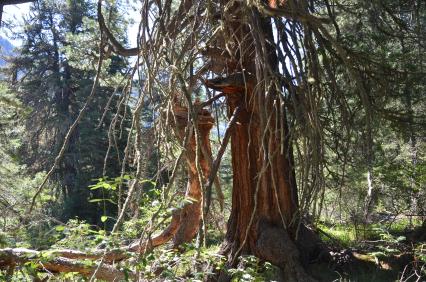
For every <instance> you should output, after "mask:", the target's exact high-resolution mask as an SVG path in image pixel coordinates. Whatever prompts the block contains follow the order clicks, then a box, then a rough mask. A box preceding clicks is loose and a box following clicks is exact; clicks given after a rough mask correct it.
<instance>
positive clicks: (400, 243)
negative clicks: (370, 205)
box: [309, 220, 426, 282]
mask: <svg viewBox="0 0 426 282" xmlns="http://www.w3.org/2000/svg"><path fill="white" fill-rule="evenodd" d="M319 230H320V234H321V237H322V239H323V241H325V242H326V243H327V245H328V246H329V247H330V248H331V249H332V250H333V252H332V256H333V259H332V262H331V263H314V264H311V265H310V267H309V272H310V273H311V274H312V276H313V277H315V278H316V279H318V280H319V281H359V282H362V281H366V282H367V281H379V282H380V281H407V282H408V281H426V224H424V223H423V225H419V224H418V225H413V224H412V223H408V222H407V221H406V220H398V221H394V222H392V223H388V224H372V225H367V226H366V225H362V226H352V227H348V225H332V224H325V223H324V224H321V225H320V229H319Z"/></svg>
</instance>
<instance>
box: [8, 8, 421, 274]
mask: <svg viewBox="0 0 426 282" xmlns="http://www.w3.org/2000/svg"><path fill="white" fill-rule="evenodd" d="M313 2H318V3H316V4H317V5H314V6H315V9H316V10H315V11H314V12H315V13H318V14H323V15H328V16H329V17H330V18H331V19H332V22H331V24H329V25H328V26H327V27H328V28H330V33H332V34H333V36H334V37H335V38H336V40H337V41H338V42H339V43H340V44H342V45H343V46H345V48H347V49H348V50H352V51H351V53H350V55H348V58H347V61H342V60H339V59H331V60H330V61H326V60H328V59H330V57H329V56H326V55H325V53H327V52H330V50H328V49H327V48H326V47H327V46H326V47H323V46H319V45H318V46H310V48H313V49H315V50H316V52H317V54H319V57H321V58H322V59H321V60H322V61H321V62H319V61H318V62H317V64H318V66H317V67H318V68H320V66H321V68H322V69H321V70H319V69H317V70H316V71H317V72H318V73H321V75H318V74H312V73H305V74H303V76H306V82H307V84H305V85H304V86H303V87H305V89H302V84H299V85H297V86H299V87H298V88H297V89H295V90H294V91H289V92H288V93H287V92H285V94H283V96H284V100H285V107H286V108H287V111H288V119H289V121H288V124H289V127H290V132H291V141H292V143H293V148H292V149H293V151H294V156H295V160H294V167H295V172H296V181H297V185H298V189H299V200H300V202H299V205H300V214H302V215H303V218H304V219H305V220H306V222H309V224H311V225H312V226H313V228H315V229H316V230H318V232H319V234H320V236H321V238H322V239H323V240H324V241H325V242H327V243H328V244H329V245H330V246H332V247H333V248H335V249H336V250H337V249H338V250H339V251H341V250H346V249H349V248H352V249H357V250H362V252H360V253H363V255H364V256H365V257H363V259H364V260H365V261H367V262H371V261H372V262H373V264H374V263H377V261H378V260H382V259H383V261H388V260H389V258H390V257H396V256H401V255H404V254H410V259H409V260H408V261H403V262H399V265H398V267H394V268H393V269H390V270H389V273H390V274H389V273H385V274H377V275H378V276H377V277H376V278H371V277H367V278H359V279H361V280H357V279H354V280H353V281H373V280H369V279H383V281H391V280H389V279H390V278H389V277H393V278H392V279H394V280H395V279H401V281H406V280H404V279H406V278H407V273H405V272H404V267H405V266H406V265H411V266H410V267H412V269H416V270H417V271H418V273H419V275H420V276H421V275H426V272H425V266H424V265H425V263H426V251H425V250H426V245H425V244H426V243H425V242H426V236H425V234H426V116H425V110H426V99H425V90H426V89H425V88H426V75H425V74H426V71H425V68H426V64H425V59H426V56H425V44H426V40H425V34H426V29H425V25H426V7H425V4H424V3H423V2H422V1H399V0H398V1H396V0H392V1H379V0H377V1H355V0H354V1H313ZM136 4H137V3H136V2H135V3H130V4H129V3H128V1H127V2H126V1H105V3H104V16H105V21H106V22H107V25H108V27H109V29H110V30H111V31H112V32H113V33H114V34H115V36H116V38H117V39H118V40H119V41H120V42H121V43H122V44H123V45H124V46H128V45H129V44H128V43H127V42H128V38H127V35H126V34H127V32H126V31H127V29H128V26H129V25H130V24H133V23H132V22H130V21H131V20H136V21H137V20H138V19H130V18H129V17H127V16H126V15H127V14H128V13H129V10H130V9H133V6H135V5H136ZM176 5H177V4H176ZM5 9H6V8H5ZM96 18H97V14H96V3H94V2H93V1H86V0H74V1H65V0H63V1H51V0H43V1H38V2H37V3H35V4H33V5H32V6H31V8H30V11H29V13H28V15H25V17H24V20H23V22H22V23H19V22H18V21H17V22H4V23H2V27H1V28H2V29H4V30H6V31H7V34H8V35H10V36H11V37H14V38H19V41H20V42H21V45H20V46H15V48H14V49H13V51H12V49H11V46H10V45H9V43H7V41H6V40H5V39H2V40H1V41H0V43H1V46H2V49H1V51H2V60H3V61H4V63H2V69H1V71H2V74H1V82H0V144H1V146H0V159H1V163H0V210H1V214H0V218H1V219H2V220H1V227H0V228H1V229H0V230H1V233H0V240H1V241H0V243H1V245H2V247H30V248H34V249H47V248H49V247H51V246H56V247H58V246H59V247H69V248H77V249H81V250H85V249H87V248H92V247H95V246H98V245H99V244H112V245H113V244H117V242H119V241H123V240H129V238H138V237H140V236H141V233H143V232H145V231H144V230H145V229H144V228H145V226H147V225H150V226H152V225H155V224H158V225H159V226H162V225H164V221H165V220H166V219H167V214H169V213H170V209H171V208H173V207H175V206H179V205H182V204H183V203H184V202H185V201H187V200H188V199H185V197H184V193H185V188H186V181H187V175H186V172H185V171H184V169H182V168H178V174H177V177H176V180H175V182H174V185H173V187H171V189H172V192H171V193H172V195H173V196H172V197H169V196H167V197H165V196H164V193H165V192H164V191H165V190H167V193H169V191H168V189H170V187H169V185H168V183H169V179H170V177H171V176H172V171H173V169H174V167H173V166H174V161H175V160H176V158H177V157H178V156H179V152H180V151H181V150H182V148H181V147H179V145H178V141H177V140H176V137H175V136H173V134H171V133H170V130H168V129H167V128H165V127H164V124H163V121H162V119H161V115H162V111H163V110H164V109H165V108H167V105H168V104H167V103H168V102H169V101H167V100H165V99H164V96H163V95H164V93H163V91H164V90H163V89H162V88H161V87H157V86H156V87H154V88H153V89H152V91H151V92H150V95H148V96H146V97H145V98H144V104H143V108H142V110H141V112H140V116H139V122H140V124H141V129H142V133H143V135H142V137H141V138H139V139H137V138H136V137H135V133H134V129H133V127H132V125H133V123H132V118H133V114H134V112H135V109H136V108H137V107H138V99H139V97H140V95H141V91H140V88H141V87H142V86H143V85H144V84H146V83H147V81H148V80H149V74H148V72H147V73H143V72H142V71H140V70H138V71H136V72H135V68H134V67H133V66H134V65H135V60H134V58H126V57H123V56H119V55H117V54H116V53H114V52H113V50H111V49H108V47H105V49H106V50H105V52H106V54H107V55H106V58H105V61H104V64H103V66H102V69H101V75H100V77H101V79H100V84H99V87H98V89H97V92H96V95H95V96H94V99H92V101H91V103H90V104H89V106H88V107H89V108H88V110H87V113H86V115H85V116H84V117H83V119H82V120H81V121H80V123H79V124H78V126H77V128H76V130H74V131H73V132H72V133H71V135H70V136H68V138H69V143H68V146H67V147H66V150H65V152H64V154H63V157H62V158H61V160H60V162H59V166H58V167H56V168H55V169H54V172H53V174H52V176H51V177H50V178H49V181H48V183H47V185H46V187H44V189H43V190H42V192H41V194H40V196H39V197H38V199H37V201H36V205H35V207H34V209H33V210H32V212H31V214H28V210H29V206H30V205H31V200H32V198H33V196H34V194H35V193H36V191H37V188H38V187H39V185H40V183H41V182H42V181H43V178H44V177H45V175H46V173H47V171H49V170H50V168H51V166H52V164H53V163H54V161H55V158H56V157H57V155H58V153H59V152H60V150H61V147H62V145H63V142H64V139H65V138H66V135H67V132H68V129H69V127H70V126H71V125H72V124H73V122H74V120H75V119H76V118H77V116H78V114H79V111H80V109H81V108H82V107H83V105H84V104H85V103H86V100H87V98H88V96H89V95H90V93H91V88H92V85H93V83H94V79H95V76H96V64H97V61H98V59H99V50H98V46H99V44H100V41H99V40H100V35H99V30H98V26H97V21H96ZM275 25H276V26H277V27H279V26H280V25H281V27H282V29H281V31H282V30H284V31H285V32H282V33H279V31H276V32H275V34H274V39H275V40H277V42H280V41H281V40H283V41H284V40H286V41H287V42H290V43H288V44H283V45H281V46H282V47H281V48H282V49H280V50H277V55H278V57H280V56H281V57H283V58H282V60H283V62H287V63H288V65H289V67H288V69H289V70H292V69H293V70H294V69H297V68H298V67H300V66H298V64H304V55H303V52H302V51H301V50H302V49H303V48H304V45H303V44H302V39H301V36H300V34H301V33H302V31H301V30H300V29H299V28H298V25H297V24H296V23H294V22H293V21H291V20H283V21H279V20H277V19H275ZM209 28H211V27H209ZM304 35H306V36H313V34H309V33H308V34H304ZM129 36H136V35H135V34H130V35H129ZM324 41H325V40H324ZM175 44H176V45H177V46H178V47H176V48H177V49H178V48H180V47H179V46H180V45H181V44H183V43H182V42H175ZM324 44H325V45H326V43H324ZM170 48H175V46H171V47H170ZM286 48H287V49H289V50H286ZM287 51H288V52H289V53H292V54H294V57H295V58H298V60H300V61H299V62H296V61H292V58H290V57H288V56H287V55H286V52H287ZM299 52H300V53H299ZM302 62H303V63H302ZM344 64H351V65H352V66H353V68H356V69H357V70H360V69H362V77H359V79H360V81H361V83H362V86H363V88H364V89H365V92H364V93H363V95H360V94H359V81H354V79H353V77H350V75H348V73H347V72H346V71H345V70H344V67H343V65H344ZM201 65H202V61H200V60H194V61H193V62H191V68H190V72H191V76H192V75H193V74H194V73H196V71H197V70H198V69H200V66H201ZM323 65H325V66H326V67H325V68H323ZM313 69H314V71H315V68H313ZM160 74H161V75H162V77H161V76H159V80H161V82H162V83H163V84H164V85H166V82H167V79H168V73H167V71H166V70H164V71H163V72H161V71H160ZM297 75H299V74H298V73H297V71H294V73H288V75H287V74H286V76H283V80H284V84H286V83H287V84H289V83H290V84H291V83H292V80H290V81H288V80H287V79H288V77H291V76H297ZM300 75H301V76H302V74H300ZM314 77H315V78H314ZM318 77H320V78H321V81H318V80H317V79H316V78H318ZM331 77H333V79H328V78H331ZM297 79H298V78H297V77H295V78H294V80H297ZM159 84H161V83H159ZM316 87H317V88H318V89H320V90H318V91H316V90H315V91H314V90H312V89H315V88H316ZM194 88H195V89H194V91H193V93H192V95H193V98H194V99H201V100H202V101H204V100H208V99H209V98H211V97H212V96H214V94H215V93H212V92H213V91H211V90H208V89H207V88H206V87H204V86H203V85H197V87H194ZM307 89H308V90H307ZM305 90H306V91H305ZM224 103H225V102H224V100H223V99H218V100H216V101H215V102H213V103H212V104H211V105H210V106H209V111H210V112H211V113H213V114H214V117H215V122H216V124H215V126H214V128H213V129H212V131H211V136H210V139H211V144H212V150H213V154H214V155H215V154H216V153H217V151H218V150H219V148H220V144H221V143H222V142H223V137H224V136H223V135H224V130H225V126H226V124H227V122H228V115H227V112H226V109H224V107H223V105H224ZM136 143H137V145H136V146H135V144H136ZM135 147H137V148H139V150H137V149H135ZM141 154H142V155H143V156H142V157H143V159H144V162H143V164H142V167H138V166H139V165H140V164H138V163H137V162H136V159H138V158H141V156H140V155H141ZM230 158H231V156H230V152H229V151H226V152H225V155H224V157H223V159H222V164H221V167H220V170H219V173H218V175H219V182H220V188H219V187H216V188H213V189H212V191H210V192H209V193H210V195H211V203H212V204H211V207H210V211H209V213H208V217H207V218H206V224H207V230H208V233H207V235H206V238H205V241H206V243H207V244H206V246H205V249H204V250H203V254H204V255H205V256H206V257H207V256H209V255H211V254H212V253H214V252H215V251H216V250H217V248H218V245H219V244H220V242H221V241H222V239H223V236H224V230H225V229H226V220H227V218H228V216H229V213H230V208H231V206H230V202H231V188H232V169H231V159H230ZM137 169H141V171H142V172H141V174H140V175H142V177H140V178H139V179H135V175H136V170H137ZM134 181H136V182H137V186H136V187H137V188H136V192H135V193H134V194H133V195H132V197H131V199H130V205H129V207H128V210H126V211H125V213H124V215H125V219H124V228H123V229H122V230H121V231H120V232H119V234H116V235H115V237H114V236H113V237H114V238H110V237H107V236H106V234H108V233H109V232H110V231H111V229H112V228H113V226H114V224H115V223H116V221H117V217H118V215H119V214H120V212H121V209H122V208H123V203H124V201H125V199H126V195H127V192H128V190H129V187H130V186H131V185H132V183H134ZM221 193H223V196H224V204H223V209H222V208H221V206H222V203H221V201H222V194H221ZM160 206H161V207H162V208H161V209H159V207H160ZM153 215H155V217H156V219H155V220H154V221H153V220H152V217H153ZM148 232H154V231H153V230H151V231H148ZM196 246H197V243H196V242H194V243H193V244H192V245H191V244H189V246H186V248H188V249H189V250H193V249H195V248H196ZM155 255H156V257H155V258H151V261H155V260H157V261H160V263H161V264H163V265H165V266H168V267H175V266H176V265H175V264H171V263H170V261H173V256H178V257H179V260H180V261H182V262H184V263H183V264H188V265H190V264H191V262H190V261H191V259H190V258H188V257H184V256H181V254H174V253H173V254H172V253H169V252H167V251H165V250H162V251H158V252H157V253H156V254H155ZM186 255H187V254H186ZM343 257H344V256H343ZM198 259H200V260H201V261H203V260H206V258H205V257H202V256H201V257H198ZM347 263H349V264H350V262H347ZM148 264H149V263H147V265H148ZM389 264H391V263H389ZM414 264H415V265H414ZM247 265H248V266H247V267H246V268H245V269H243V270H236V271H235V273H234V275H235V277H236V278H235V279H237V280H238V279H240V280H242V281H253V279H255V278H256V279H264V280H268V278H267V277H268V276H267V275H269V274H268V271H267V270H265V269H264V268H262V267H259V268H257V267H255V266H253V265H256V264H255V263H253V262H251V261H249V262H247ZM378 265H379V266H381V265H383V263H382V264H381V262H380V263H378ZM145 266H146V265H144V267H145ZM188 268H189V269H191V271H192V272H193V273H196V272H197V271H200V270H199V269H197V267H194V268H192V266H188ZM266 268H267V267H266ZM377 268H381V269H382V270H383V269H385V267H377ZM336 271H337V272H339V273H341V275H342V276H344V275H349V276H350V275H352V274H350V271H347V270H340V269H337V270H336ZM377 271H378V270H377ZM352 272H357V270H355V271H352ZM28 273H30V274H21V275H24V276H25V275H30V276H31V275H32V274H31V271H28ZM265 273H266V274H265ZM348 273H349V274H348ZM374 273H376V272H374ZM377 273H379V272H377ZM416 273H417V272H416ZM358 274H359V273H358ZM162 275H166V276H167V275H169V277H172V278H171V279H177V278H176V277H184V276H185V275H186V274H185V272H184V271H182V270H179V271H176V272H173V271H172V272H171V273H168V272H167V271H165V272H164V273H163V274H162ZM200 275H201V274H200ZM244 275H248V276H244ZM262 275H263V276H262ZM265 275H266V276H265ZM330 275H331V274H330ZM372 275H373V274H372ZM374 275H375V274H374ZM380 275H383V278H381V276H380ZM194 276H195V275H194ZM420 276H419V277H420ZM244 277H246V278H244ZM247 277H251V278H247ZM330 277H331V276H330ZM413 277H415V278H416V279H417V276H413ZM423 277H424V276H423ZM15 279H19V278H16V277H15ZM71 279H73V278H71ZM245 279H246V280H245ZM250 279H252V280H250ZM327 279H331V278H324V281H332V280H327ZM333 279H336V278H335V277H333ZM362 279H366V280H362ZM16 281H19V280H16ZM257 281H262V280H257ZM350 281H352V280H350ZM374 281H379V280H374ZM392 281H393V280H392ZM412 281H416V280H412ZM417 281H422V280H417Z"/></svg>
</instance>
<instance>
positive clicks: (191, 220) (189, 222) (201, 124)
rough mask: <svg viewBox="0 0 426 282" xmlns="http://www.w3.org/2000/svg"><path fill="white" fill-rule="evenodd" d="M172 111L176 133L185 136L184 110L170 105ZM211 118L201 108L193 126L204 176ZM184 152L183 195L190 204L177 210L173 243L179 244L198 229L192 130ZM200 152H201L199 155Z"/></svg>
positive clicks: (199, 210)
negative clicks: (186, 184)
mask: <svg viewBox="0 0 426 282" xmlns="http://www.w3.org/2000/svg"><path fill="white" fill-rule="evenodd" d="M174 114H175V117H176V123H177V132H178V135H179V138H181V139H182V140H183V139H184V137H185V129H186V128H187V126H188V109H187V108H184V107H180V106H178V105H175V106H174ZM213 123H214V119H213V117H212V116H211V114H210V113H209V112H208V111H207V110H204V109H201V110H200V111H199V112H198V117H197V128H198V132H199V135H200V143H201V144H200V146H201V147H200V149H201V150H200V152H199V162H200V167H201V170H202V173H203V175H204V177H208V175H209V174H210V165H209V161H208V160H207V159H206V155H205V154H207V157H210V158H211V154H212V153H211V147H210V139H209V136H210V130H211V128H212V127H213ZM185 149H186V152H185V155H186V167H187V172H188V186H187V189H186V193H185V197H186V198H188V199H190V200H191V201H192V203H191V204H189V205H187V206H186V207H185V208H184V209H183V210H182V212H181V222H180V226H179V229H178V231H177V233H176V235H175V236H174V238H173V245H174V246H175V247H176V246H179V245H181V244H182V243H187V242H190V241H192V239H194V237H195V235H196V234H197V232H198V229H199V226H200V220H201V213H202V206H201V204H202V197H203V193H202V187H201V184H200V181H199V176H198V171H197V164H196V151H197V142H196V139H195V133H192V135H191V137H190V140H189V144H188V146H187V147H186V148H185ZM203 152H204V154H203Z"/></svg>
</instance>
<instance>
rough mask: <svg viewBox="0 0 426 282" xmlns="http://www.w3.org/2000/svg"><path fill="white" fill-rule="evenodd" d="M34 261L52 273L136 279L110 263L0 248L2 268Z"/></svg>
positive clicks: (129, 272)
mask: <svg viewBox="0 0 426 282" xmlns="http://www.w3.org/2000/svg"><path fill="white" fill-rule="evenodd" d="M27 262H32V263H34V264H35V265H36V267H37V268H38V269H40V270H44V271H49V272H52V273H68V272H78V273H80V274H81V275H83V276H84V277H87V278H90V277H92V276H94V277H95V278H97V279H102V280H106V281H121V280H125V279H126V277H127V278H128V279H131V280H132V279H134V278H135V277H136V276H135V274H134V273H133V272H131V271H128V272H124V271H122V270H119V269H117V268H115V267H114V266H112V265H109V264H100V265H96V264H88V263H85V262H84V261H77V260H73V259H69V258H64V257H55V256H53V255H50V253H49V255H48V256H46V255H44V253H43V252H42V251H34V250H29V249H25V248H15V249H12V248H6V249H1V250H0V269H9V270H10V269H13V268H15V266H16V265H23V264H25V263H27Z"/></svg>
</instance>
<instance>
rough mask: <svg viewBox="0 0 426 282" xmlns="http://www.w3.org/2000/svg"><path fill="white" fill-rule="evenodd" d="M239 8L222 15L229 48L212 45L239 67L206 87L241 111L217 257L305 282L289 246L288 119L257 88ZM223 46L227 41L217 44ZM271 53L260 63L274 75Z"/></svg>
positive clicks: (274, 99) (267, 31) (292, 187)
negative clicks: (263, 263)
mask: <svg viewBox="0 0 426 282" xmlns="http://www.w3.org/2000/svg"><path fill="white" fill-rule="evenodd" d="M241 8H242V7H241V6H238V4H234V7H233V8H229V9H228V11H229V13H230V14H231V15H232V16H228V17H225V18H227V21H225V22H226V24H225V26H226V27H227V28H226V29H225V31H224V34H223V35H222V36H224V37H225V36H226V38H227V46H222V47H220V46H216V48H222V49H223V50H229V46H234V47H235V52H234V54H236V55H237V56H238V58H237V59H238V61H239V62H240V65H239V66H238V67H236V68H235V69H233V70H230V69H228V73H227V76H226V77H224V78H223V77H219V78H215V79H212V80H208V81H206V85H207V86H208V87H210V88H213V89H215V90H218V91H221V92H223V93H224V94H225V96H226V97H227V104H228V112H229V113H232V112H233V111H234V109H235V108H236V107H237V106H241V107H242V110H241V113H240V115H239V117H238V120H237V124H236V126H235V127H234V128H233V131H232V135H231V154H232V167H233V191H232V210H231V215H230V218H229V221H228V230H227V234H226V238H225V243H224V245H223V248H222V251H223V254H225V255H227V256H228V261H229V266H231V267H235V264H236V263H237V261H236V260H235V258H236V257H238V256H239V255H241V254H244V255H249V254H251V255H256V256H258V257H259V258H261V259H264V260H268V261H270V262H272V263H274V264H276V265H277V266H280V267H281V268H282V269H283V270H284V273H285V277H286V281H309V280H311V278H309V276H307V275H306V273H305V272H304V270H303V268H302V266H301V264H300V253H299V250H298V247H297V246H296V243H295V237H296V236H295V233H296V230H297V227H298V223H299V220H298V214H297V211H298V200H297V188H296V183H295V177H294V170H293V166H292V158H293V156H292V150H291V146H290V144H289V142H288V140H287V139H285V140H283V139H282V137H281V136H287V134H288V130H287V121H286V115H285V112H284V109H283V108H282V107H279V106H277V104H278V105H280V102H279V99H278V95H279V93H277V92H275V91H271V90H268V91H266V92H264V91H263V92H262V89H264V88H263V87H262V84H261V83H263V81H261V83H258V81H257V78H259V77H260V78H261V79H262V80H263V79H264V77H266V76H267V74H265V73H260V72H262V71H265V70H264V69H262V67H261V66H259V65H258V64H257V63H258V62H259V60H264V59H265V57H262V54H261V51H260V50H259V49H256V48H260V47H259V45H260V43H259V42H258V43H259V44H258V45H256V44H255V43H256V42H255V40H254V39H253V36H254V35H253V34H251V32H252V30H251V29H252V28H253V26H249V25H248V24H245V23H244V21H242V20H241V19H244V18H247V17H248V16H247V14H243V12H241V11H242V9H241ZM251 12H253V13H256V11H251ZM249 13H250V12H249ZM229 19H235V20H229ZM257 19H258V20H259V21H260V24H259V25H260V28H261V31H260V32H263V35H264V36H265V38H266V40H265V42H264V44H265V45H266V46H267V45H268V44H269V43H268V40H269V41H270V42H273V38H272V28H271V26H270V24H269V23H268V21H267V20H265V19H264V18H261V17H258V18H257ZM251 24H252V25H253V23H251ZM255 32H259V31H258V30H256V31H255ZM229 35H231V36H229ZM222 41H223V42H224V41H225V40H217V42H222ZM226 47H228V48H226ZM267 48H268V47H267ZM274 50H275V49H273V48H269V50H268V52H269V53H268V54H267V55H266V57H267V58H266V60H267V61H266V62H264V63H265V64H269V66H270V68H272V69H276V68H277V65H276V61H277V59H276V58H274V56H275V53H274V52H275V51H274ZM230 52H233V51H232V50H231V51H230ZM263 54H264V53H263ZM256 57H257V62H256V61H255V58H256ZM277 124H281V125H283V126H281V127H277V126H276V125H277ZM280 130H284V131H285V132H280ZM222 278H223V277H222Z"/></svg>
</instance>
